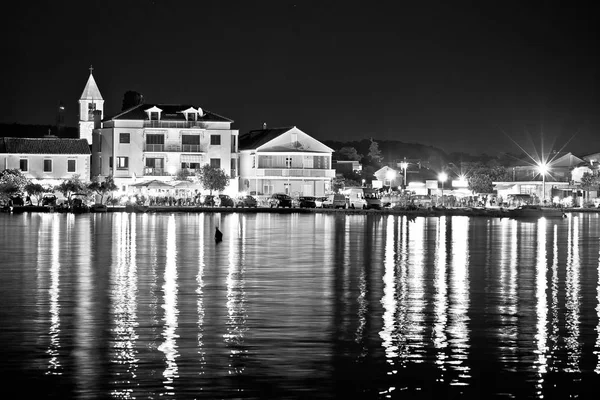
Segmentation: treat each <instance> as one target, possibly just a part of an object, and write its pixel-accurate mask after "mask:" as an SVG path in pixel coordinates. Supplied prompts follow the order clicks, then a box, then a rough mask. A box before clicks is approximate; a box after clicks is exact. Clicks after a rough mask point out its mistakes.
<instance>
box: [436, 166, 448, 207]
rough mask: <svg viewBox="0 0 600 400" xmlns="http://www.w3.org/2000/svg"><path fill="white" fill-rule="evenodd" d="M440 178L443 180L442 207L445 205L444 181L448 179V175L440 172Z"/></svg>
mask: <svg viewBox="0 0 600 400" xmlns="http://www.w3.org/2000/svg"><path fill="white" fill-rule="evenodd" d="M438 179H439V180H440V181H441V182H442V207H443V206H444V182H446V179H448V175H447V174H446V173H445V172H440V174H439V175H438Z"/></svg>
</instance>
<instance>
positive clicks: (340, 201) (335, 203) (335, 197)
mask: <svg viewBox="0 0 600 400" xmlns="http://www.w3.org/2000/svg"><path fill="white" fill-rule="evenodd" d="M323 208H348V203H347V202H346V196H344V195H343V194H341V193H334V194H330V195H329V196H327V197H326V198H325V200H323Z"/></svg>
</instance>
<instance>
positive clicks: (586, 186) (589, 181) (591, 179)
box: [581, 172, 599, 199]
mask: <svg viewBox="0 0 600 400" xmlns="http://www.w3.org/2000/svg"><path fill="white" fill-rule="evenodd" d="M598 183H599V182H598V176H595V175H594V174H591V173H589V172H584V174H583V175H582V176H581V188H582V189H583V190H585V192H586V199H589V198H590V190H592V189H596V190H597V189H598Z"/></svg>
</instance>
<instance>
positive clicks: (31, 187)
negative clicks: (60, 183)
mask: <svg viewBox="0 0 600 400" xmlns="http://www.w3.org/2000/svg"><path fill="white" fill-rule="evenodd" d="M24 190H25V191H26V192H27V194H28V195H29V196H33V197H35V198H36V203H37V205H38V206H39V205H40V202H41V201H42V196H43V194H44V193H50V192H52V189H49V188H46V187H44V186H42V185H40V184H39V183H33V182H28V183H27V184H26V185H25V188H24Z"/></svg>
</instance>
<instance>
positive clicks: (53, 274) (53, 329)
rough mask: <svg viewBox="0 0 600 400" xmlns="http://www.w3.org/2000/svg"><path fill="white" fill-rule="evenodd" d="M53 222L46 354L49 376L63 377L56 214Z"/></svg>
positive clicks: (58, 241) (58, 245) (57, 218)
mask: <svg viewBox="0 0 600 400" xmlns="http://www.w3.org/2000/svg"><path fill="white" fill-rule="evenodd" d="M53 217H54V218H53V221H52V239H51V240H52V243H51V245H50V254H51V256H50V260H51V261H50V288H49V290H48V295H49V299H50V310H49V311H50V327H49V330H48V337H49V338H50V343H49V344H48V349H47V350H46V353H47V354H48V355H49V356H50V359H49V360H48V370H47V371H46V374H48V375H62V373H63V367H62V365H61V363H60V238H61V231H60V219H59V216H58V215H56V214H54V215H53Z"/></svg>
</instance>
